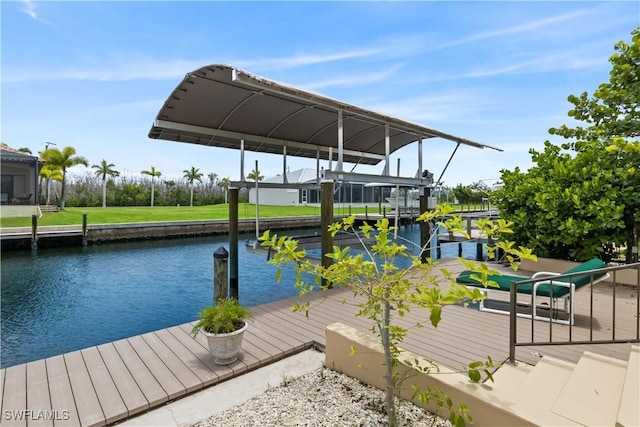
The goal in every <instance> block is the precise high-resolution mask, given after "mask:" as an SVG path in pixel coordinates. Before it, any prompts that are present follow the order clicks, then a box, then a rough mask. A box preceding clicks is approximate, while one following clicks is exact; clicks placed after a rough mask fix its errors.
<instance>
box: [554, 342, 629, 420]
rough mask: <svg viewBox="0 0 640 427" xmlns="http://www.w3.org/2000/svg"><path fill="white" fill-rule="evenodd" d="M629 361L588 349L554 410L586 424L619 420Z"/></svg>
mask: <svg viewBox="0 0 640 427" xmlns="http://www.w3.org/2000/svg"><path fill="white" fill-rule="evenodd" d="M626 371H627V362H624V361H621V360H618V359H613V358H611V357H607V356H601V355H598V354H595V353H591V352H588V351H586V352H585V353H584V354H583V356H582V358H581V359H580V360H579V361H578V364H577V365H576V367H575V369H574V370H573V372H572V374H571V376H570V377H569V379H568V380H567V382H566V384H565V386H564V388H563V389H562V391H561V393H560V395H559V396H558V398H557V400H556V402H555V404H554V405H553V408H552V411H553V412H555V413H556V414H558V415H560V416H563V417H565V418H567V419H570V420H573V421H575V422H577V423H580V424H582V425H587V426H612V425H615V423H616V418H617V416H618V407H619V406H620V397H621V395H622V387H623V386H624V379H625V375H626Z"/></svg>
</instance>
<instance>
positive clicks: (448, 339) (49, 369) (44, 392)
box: [0, 261, 636, 426]
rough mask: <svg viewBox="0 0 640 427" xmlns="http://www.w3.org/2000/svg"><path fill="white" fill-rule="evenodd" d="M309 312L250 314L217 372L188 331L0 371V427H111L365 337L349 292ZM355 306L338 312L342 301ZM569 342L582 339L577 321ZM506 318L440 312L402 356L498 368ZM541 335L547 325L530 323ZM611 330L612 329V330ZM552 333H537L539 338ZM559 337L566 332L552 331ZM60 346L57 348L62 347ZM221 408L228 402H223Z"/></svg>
mask: <svg viewBox="0 0 640 427" xmlns="http://www.w3.org/2000/svg"><path fill="white" fill-rule="evenodd" d="M443 264H444V265H446V267H447V268H448V269H450V270H451V271H459V270H461V269H462V267H461V266H460V265H459V264H458V262H457V261H447V262H445V263H443ZM635 292H636V288H634V287H618V288H617V289H616V294H615V297H616V299H620V300H621V303H620V304H619V307H621V310H622V308H624V307H625V306H627V307H629V308H628V310H629V311H628V312H629V313H631V312H632V313H635V301H636V299H635V297H631V296H630V295H632V294H634V293H635ZM594 293H595V294H596V298H602V299H604V298H606V297H610V296H611V287H610V286H608V285H606V284H604V285H603V286H600V285H598V286H597V290H595V291H594ZM305 298H308V299H309V300H310V302H311V311H310V318H309V319H306V318H305V316H304V315H303V314H300V313H293V312H292V311H291V306H292V304H293V303H294V302H295V300H297V298H293V299H288V300H281V301H277V302H273V303H268V304H263V305H260V306H257V307H254V308H253V313H254V321H253V323H252V324H251V325H250V327H249V329H248V330H247V332H246V333H245V340H244V344H243V351H242V355H241V358H240V359H239V361H238V362H236V363H234V364H232V365H230V366H217V365H215V364H214V363H213V360H212V358H211V356H210V354H209V352H208V349H207V344H206V341H205V340H204V338H203V337H202V336H199V337H197V338H195V339H194V338H193V337H192V336H191V335H190V331H191V324H189V323H187V324H183V325H178V326H174V327H172V328H168V329H162V330H158V331H155V332H151V333H147V334H143V335H139V336H135V337H131V338H127V339H123V340H119V341H115V342H111V343H107V344H102V345H99V346H96V347H90V348H86V349H83V350H80V351H74V352H70V353H66V354H63V355H58V356H54V357H50V358H47V359H43V360H37V361H34V362H30V363H26V364H20V365H16V366H11V367H9V368H6V369H2V370H0V386H1V387H0V397H1V400H0V414H2V420H1V424H2V426H52V425H55V426H77V425H80V426H102V425H108V424H112V423H116V422H118V421H121V420H123V419H126V418H128V417H131V416H133V415H136V414H140V413H142V412H145V411H147V410H149V409H153V408H155V407H158V406H160V405H163V404H165V403H166V402H168V401H171V400H174V399H177V398H180V397H183V396H185V395H187V394H189V393H193V392H195V391H198V390H201V389H203V388H206V387H210V386H213V385H215V384H217V383H220V382H222V381H224V380H226V379H229V378H231V377H235V376H238V375H242V374H245V373H247V372H249V371H252V370H254V369H256V368H258V367H261V366H264V365H267V364H269V363H271V362H274V361H276V360H279V359H282V358H285V357H287V356H289V355H292V354H295V353H297V352H300V351H303V350H305V349H308V348H311V347H316V348H319V349H322V348H323V347H324V344H325V327H326V326H327V325H329V324H331V323H334V322H342V323H345V324H348V325H351V326H353V327H355V328H357V329H359V330H361V331H363V332H368V331H369V329H370V326H371V324H370V322H369V321H368V320H367V319H365V318H360V317H354V314H355V312H356V310H357V307H355V306H354V305H353V297H352V294H351V292H349V291H346V290H343V289H333V290H330V291H327V292H324V293H314V294H311V295H308V296H306V297H305ZM588 299H589V292H588V291H586V290H583V291H580V292H578V293H577V304H576V307H578V313H579V312H580V311H579V310H580V309H581V308H583V309H584V307H585V306H586V303H585V301H587V300H588ZM345 300H346V301H348V302H351V303H346V304H343V301H345ZM595 309H596V310H599V312H598V311H596V316H598V318H600V317H599V313H600V314H601V315H602V316H601V317H602V319H605V318H607V316H606V315H605V314H606V313H608V306H605V305H604V304H598V305H596V307H595ZM626 313H627V312H626V311H624V312H621V313H620V315H619V316H618V318H617V323H616V330H618V331H619V332H618V333H619V334H624V333H627V332H628V331H633V330H635V329H634V325H635V324H634V322H635V319H634V318H632V317H631V316H628V315H626ZM577 319H578V322H577V326H575V327H574V334H579V333H585V330H586V327H585V325H583V324H581V323H580V316H579V315H578V317H577ZM416 321H421V322H422V323H424V324H428V313H426V312H425V311H423V310H414V311H412V312H411V313H410V314H409V315H407V316H406V317H405V318H404V319H402V323H403V324H405V325H410V324H412V323H415V322H416ZM508 322H509V317H508V316H503V315H499V314H492V313H486V312H479V311H478V310H476V309H473V308H464V307H461V306H450V307H446V308H445V310H444V314H443V320H442V322H441V324H440V326H439V327H438V328H437V329H433V328H431V327H430V326H425V327H424V328H421V329H412V330H411V331H410V333H409V335H408V337H407V340H406V341H405V343H404V344H403V347H404V348H406V349H408V350H411V351H413V352H415V353H418V354H421V355H424V356H426V357H429V358H431V359H433V360H434V361H436V362H437V363H439V364H442V365H443V366H447V367H449V368H453V369H459V368H460V367H461V366H462V365H463V364H466V363H469V362H471V361H474V360H480V359H485V358H486V356H487V355H490V356H491V357H492V358H493V359H494V360H495V361H500V362H501V361H504V360H506V358H507V355H508V347H509V343H508V334H509V329H508ZM536 323H539V324H541V325H545V322H536ZM609 323H610V322H609ZM609 323H608V321H606V320H602V321H600V323H598V325H597V329H596V330H595V331H594V333H595V334H596V335H597V336H607V334H609V335H610V333H611V325H610V324H609ZM518 325H519V335H522V336H523V337H526V336H527V334H528V333H529V331H530V321H528V320H527V319H522V318H518ZM545 330H548V327H541V328H540V332H539V333H540V334H543V335H544V334H545ZM555 330H557V331H558V333H559V334H562V333H563V331H564V332H566V327H565V326H562V325H560V326H557V325H556V326H554V331H555ZM61 339H62V338H61ZM630 347H631V345H630V344H629V345H627V344H617V345H603V346H597V347H596V346H590V347H587V346H547V347H538V348H528V347H519V348H518V354H517V357H518V360H521V361H525V362H527V363H530V364H535V363H536V362H537V361H538V360H539V358H540V357H541V356H542V355H545V354H549V355H553V356H555V357H558V358H561V359H564V360H568V361H571V362H576V361H577V360H578V359H579V358H580V356H581V355H582V353H583V351H584V350H585V349H587V348H588V349H589V350H590V351H593V352H596V353H600V354H605V355H608V356H612V357H616V358H620V359H622V360H626V359H627V358H628V355H629V351H630ZM220 398H221V399H224V396H220Z"/></svg>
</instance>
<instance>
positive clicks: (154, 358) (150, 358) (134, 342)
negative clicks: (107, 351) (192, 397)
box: [127, 335, 187, 399]
mask: <svg viewBox="0 0 640 427" xmlns="http://www.w3.org/2000/svg"><path fill="white" fill-rule="evenodd" d="M127 341H128V342H129V344H131V347H133V349H134V350H135V352H136V353H137V354H138V356H139V357H140V359H142V360H143V362H144V364H145V365H146V366H147V368H148V369H149V372H151V373H152V375H153V377H154V378H155V379H156V381H158V383H159V384H160V386H161V387H162V389H163V390H164V392H165V393H166V395H167V397H168V399H175V398H176V397H179V396H183V395H184V394H185V393H186V392H187V390H186V388H185V387H184V386H183V385H182V383H181V382H180V380H178V379H177V378H176V376H175V375H173V373H172V372H171V370H170V369H169V368H167V366H166V365H165V364H164V362H162V360H161V359H160V358H159V357H158V355H157V354H156V353H155V352H154V351H153V349H151V347H149V345H148V344H147V343H146V341H145V340H144V339H143V338H142V336H141V335H138V336H135V337H131V338H128V339H127Z"/></svg>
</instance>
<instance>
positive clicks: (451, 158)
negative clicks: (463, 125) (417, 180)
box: [436, 142, 460, 185]
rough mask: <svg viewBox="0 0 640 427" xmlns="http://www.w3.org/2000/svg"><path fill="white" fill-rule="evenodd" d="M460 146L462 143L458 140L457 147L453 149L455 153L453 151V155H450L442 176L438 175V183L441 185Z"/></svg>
mask: <svg viewBox="0 0 640 427" xmlns="http://www.w3.org/2000/svg"><path fill="white" fill-rule="evenodd" d="M459 147H460V143H459V142H458V143H457V144H456V148H454V149H453V153H451V157H449V160H448V161H447V164H446V165H444V169H443V170H442V173H441V174H440V176H439V177H438V179H437V180H436V185H440V180H441V179H442V177H443V176H444V173H445V172H446V171H447V168H448V167H449V163H451V160H453V156H455V155H456V151H458V148H459Z"/></svg>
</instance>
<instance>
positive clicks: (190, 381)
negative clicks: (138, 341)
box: [141, 332, 202, 393]
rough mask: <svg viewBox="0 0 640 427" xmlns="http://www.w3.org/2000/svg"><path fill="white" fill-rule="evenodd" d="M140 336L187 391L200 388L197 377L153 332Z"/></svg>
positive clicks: (200, 384)
mask: <svg viewBox="0 0 640 427" xmlns="http://www.w3.org/2000/svg"><path fill="white" fill-rule="evenodd" d="M141 338H142V339H143V340H144V341H145V342H146V343H147V345H148V346H149V347H150V348H151V349H152V350H153V351H154V352H155V354H156V355H157V356H158V357H159V358H160V360H161V361H162V363H164V365H165V366H166V367H167V368H168V369H169V370H170V371H171V372H172V373H173V375H174V376H175V377H176V378H177V379H178V381H180V383H181V384H182V386H183V387H184V388H185V391H186V392H187V393H191V392H192V391H195V390H198V389H200V388H202V383H201V382H200V380H199V379H198V377H197V376H196V375H195V374H194V373H193V372H191V370H190V369H189V368H188V367H187V365H185V364H184V363H183V361H182V360H180V359H179V358H178V357H177V356H176V355H175V354H174V353H173V351H171V349H170V348H169V347H168V346H167V345H166V344H165V343H164V342H163V341H162V340H161V339H160V338H159V337H158V335H157V334H156V333H155V332H150V333H148V334H144V335H141Z"/></svg>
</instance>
